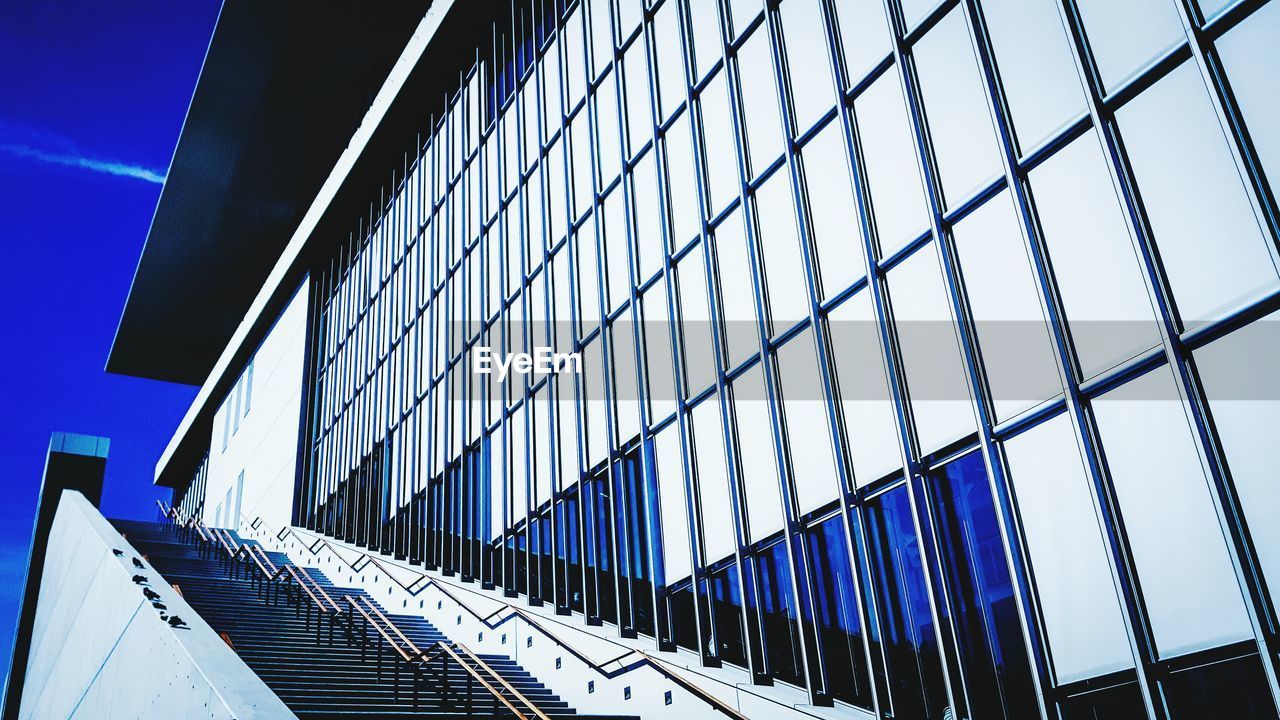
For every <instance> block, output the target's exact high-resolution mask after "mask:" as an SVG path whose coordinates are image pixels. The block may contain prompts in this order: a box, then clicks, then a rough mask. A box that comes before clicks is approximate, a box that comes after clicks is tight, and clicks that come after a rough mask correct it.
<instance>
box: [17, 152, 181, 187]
mask: <svg viewBox="0 0 1280 720" xmlns="http://www.w3.org/2000/svg"><path fill="white" fill-rule="evenodd" d="M0 152H5V153H8V154H10V155H14V156H17V157H22V158H30V159H32V160H38V161H40V162H46V163H52V164H54V165H65V166H67V167H77V168H83V169H85V170H91V171H93V172H100V173H106V174H108V175H118V176H120V177H130V178H137V179H138V180H145V181H146V182H149V183H156V184H157V185H159V184H163V183H164V173H162V172H160V171H158V170H153V169H151V168H147V167H142V166H140V165H130V164H129V163H122V162H115V161H111V160H100V159H98V158H91V157H87V156H85V155H82V154H80V153H78V152H74V151H73V152H51V151H48V150H42V149H40V148H37V147H32V146H30V145H21V144H0Z"/></svg>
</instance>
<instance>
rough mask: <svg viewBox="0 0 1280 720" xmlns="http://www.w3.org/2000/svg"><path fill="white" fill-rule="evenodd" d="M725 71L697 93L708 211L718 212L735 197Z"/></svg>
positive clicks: (735, 172) (735, 174)
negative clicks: (708, 190)
mask: <svg viewBox="0 0 1280 720" xmlns="http://www.w3.org/2000/svg"><path fill="white" fill-rule="evenodd" d="M725 77H726V75H725V73H724V72H723V71H722V72H719V73H716V76H715V77H714V78H712V80H711V82H710V84H708V85H707V87H706V89H704V90H703V91H702V95H700V96H699V105H700V107H701V108H702V142H703V145H704V147H705V150H704V153H703V154H704V156H705V157H706V160H707V175H708V177H707V182H708V184H709V185H710V198H709V201H710V203H711V205H710V208H709V210H710V212H709V213H708V217H714V216H715V215H717V214H719V212H720V210H722V209H723V208H724V207H725V206H726V205H728V204H729V203H730V202H732V201H733V199H734V198H736V197H738V188H739V180H738V155H737V150H736V149H735V148H734V141H733V137H734V135H733V114H732V113H731V111H730V109H729V89H728V87H727V85H726V84H725Z"/></svg>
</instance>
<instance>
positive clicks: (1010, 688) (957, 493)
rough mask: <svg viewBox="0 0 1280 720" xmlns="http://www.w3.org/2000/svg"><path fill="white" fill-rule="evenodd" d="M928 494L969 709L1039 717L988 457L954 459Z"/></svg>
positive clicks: (996, 714)
mask: <svg viewBox="0 0 1280 720" xmlns="http://www.w3.org/2000/svg"><path fill="white" fill-rule="evenodd" d="M929 489H930V495H931V496H932V500H933V504H934V517H935V523H936V525H937V536H938V542H939V546H940V549H941V555H942V563H943V567H944V573H945V582H946V585H947V589H948V596H949V597H950V599H951V605H952V616H953V618H954V623H955V630H956V640H957V644H958V645H959V646H960V660H961V664H962V669H963V672H964V675H965V686H966V690H967V691H968V692H967V694H968V699H969V705H970V707H969V711H970V713H971V714H972V715H973V716H974V717H982V718H999V717H1004V718H1009V719H1010V720H1013V719H1015V718H1024V717H1032V716H1034V715H1035V714H1036V700H1035V688H1034V685H1033V683H1032V679H1031V666H1030V664H1029V662H1028V659H1027V652H1026V645H1025V644H1024V643H1023V641H1022V624H1021V622H1020V621H1019V617H1018V606H1017V603H1016V602H1015V601H1014V595H1013V581H1012V579H1011V578H1010V576H1009V566H1008V564H1007V563H1006V562H1005V555H1004V544H1003V542H1002V541H1001V539H1000V526H999V523H998V520H997V518H996V507H995V504H994V503H993V502H992V500H991V489H990V485H989V484H988V482H987V470H986V466H985V465H984V464H983V462H982V455H981V454H980V453H978V452H976V451H975V452H972V453H969V454H968V455H965V456H964V457H962V458H960V459H959V460H955V461H953V462H951V463H950V464H948V465H947V466H946V467H945V468H943V469H942V471H941V474H939V475H937V476H936V477H933V478H931V481H930V488H929Z"/></svg>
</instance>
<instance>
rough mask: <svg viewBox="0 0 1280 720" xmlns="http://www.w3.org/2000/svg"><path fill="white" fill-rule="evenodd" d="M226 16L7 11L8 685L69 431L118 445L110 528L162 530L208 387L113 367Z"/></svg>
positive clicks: (1, 630)
mask: <svg viewBox="0 0 1280 720" xmlns="http://www.w3.org/2000/svg"><path fill="white" fill-rule="evenodd" d="M217 12H218V3H217V2H212V1H210V0H183V2H180V3H174V2H164V1H161V0H146V1H143V0H126V2H120V3H103V2H97V1H96V0H75V1H67V0H40V2H7V3H0V248H3V250H4V259H3V262H0V308H3V309H4V311H3V312H4V316H3V321H4V323H5V324H6V325H7V328H6V332H5V336H6V337H7V338H8V340H7V342H6V343H5V346H4V351H3V352H0V397H3V399H4V412H3V413H0V487H3V489H4V501H3V502H0V672H3V673H5V674H7V673H8V664H9V648H10V646H11V644H12V632H13V626H14V622H15V619H16V618H15V613H16V608H17V603H18V595H19V593H20V592H21V584H22V578H23V575H24V572H25V567H26V558H27V546H28V544H29V542H30V536H31V523H32V517H33V512H34V509H35V499H36V494H37V492H38V490H39V486H40V474H41V471H42V469H43V466H44V456H45V451H46V450H47V447H48V443H49V435H50V433H51V432H53V431H56V430H66V431H70V432H80V433H87V434H92V435H104V436H107V437H110V438H111V453H110V458H109V459H108V461H107V479H106V487H105V491H104V498H103V511H104V512H105V514H106V515H108V516H109V517H142V518H149V517H152V516H153V512H152V508H153V507H154V505H153V503H152V500H153V499H154V498H157V497H167V494H168V493H167V491H166V492H164V493H163V494H162V493H160V492H157V491H156V489H154V488H153V487H152V485H151V477H152V472H153V470H154V466H155V461H156V458H157V457H158V456H159V454H160V452H161V451H162V450H163V448H164V445H165V442H166V441H167V440H168V437H169V435H170V433H171V432H172V430H173V428H174V427H175V426H176V425H177V423H178V421H179V420H180V419H181V416H182V414H183V412H184V411H185V410H186V407H187V405H188V404H190V402H191V398H192V397H194V395H195V389H194V388H188V387H186V386H180V385H173V384H168V383H162V382H156V381H150V380H139V379H136V378H127V377H120V376H115V375H108V374H106V373H105V372H103V366H104V365H105V364H106V358H107V352H108V349H109V348H110V346H111V340H112V337H113V335H114V333H115V328H116V323H117V321H118V320H119V317H120V311H121V309H122V308H123V306H124V300H125V297H126V296H127V295H128V291H129V283H130V281H131V279H132V277H133V270H134V267H135V266H136V264H137V260H138V255H139V253H140V252H141V250H142V245H143V241H144V240H145V238H146V233H147V228H148V226H149V225H150V222H151V215H152V212H153V211H154V210H155V204H156V200H157V199H158V198H159V194H160V188H161V183H162V182H163V177H164V173H165V170H166V168H167V167H168V165H169V158H170V156H171V155H172V153H173V148H174V145H175V144H176V143H177V140H178V134H179V132H180V131H181V129H182V120H183V117H184V116H185V114H186V110H187V103H188V101H189V100H190V98H191V92H192V90H193V88H194V87H195V82H196V79H197V77H198V76H199V73H200V63H201V60H202V59H203V57H204V51H205V48H206V47H207V45H208V42H209V37H210V35H211V34H212V32H213V26H214V22H215V20H216V18H217Z"/></svg>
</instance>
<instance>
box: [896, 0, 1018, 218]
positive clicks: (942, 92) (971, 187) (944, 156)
mask: <svg viewBox="0 0 1280 720" xmlns="http://www.w3.org/2000/svg"><path fill="white" fill-rule="evenodd" d="M913 54H914V55H915V58H916V67H917V72H918V73H919V76H920V94H921V95H922V96H923V97H924V110H925V113H926V114H927V116H928V120H929V134H930V137H931V139H932V140H933V147H934V151H935V153H936V155H937V158H938V175H939V176H940V177H941V184H942V195H943V197H944V198H945V199H946V204H947V207H949V208H954V207H956V206H957V205H958V204H959V203H960V201H961V200H963V199H964V198H965V197H967V196H968V195H970V194H971V193H973V192H974V191H975V190H977V189H978V188H980V187H982V186H984V185H986V184H987V183H988V182H990V181H991V180H992V179H993V178H994V177H996V176H997V175H999V174H1000V173H1001V165H1000V148H999V145H997V144H996V136H995V129H994V128H993V127H992V126H991V115H990V113H988V111H987V103H986V95H985V93H986V91H985V90H984V89H983V87H982V76H981V71H980V70H979V69H978V64H977V61H976V59H975V58H974V56H973V48H972V45H971V43H970V42H969V31H968V28H967V26H966V24H965V19H964V12H963V11H962V10H961V9H960V8H955V9H953V10H952V11H951V12H950V13H948V14H947V17H946V18H944V19H943V20H942V21H941V22H940V23H938V25H937V27H935V28H933V29H932V30H930V31H929V32H928V34H926V35H925V36H924V38H923V39H921V40H920V42H919V43H917V44H916V46H915V49H914V50H913Z"/></svg>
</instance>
